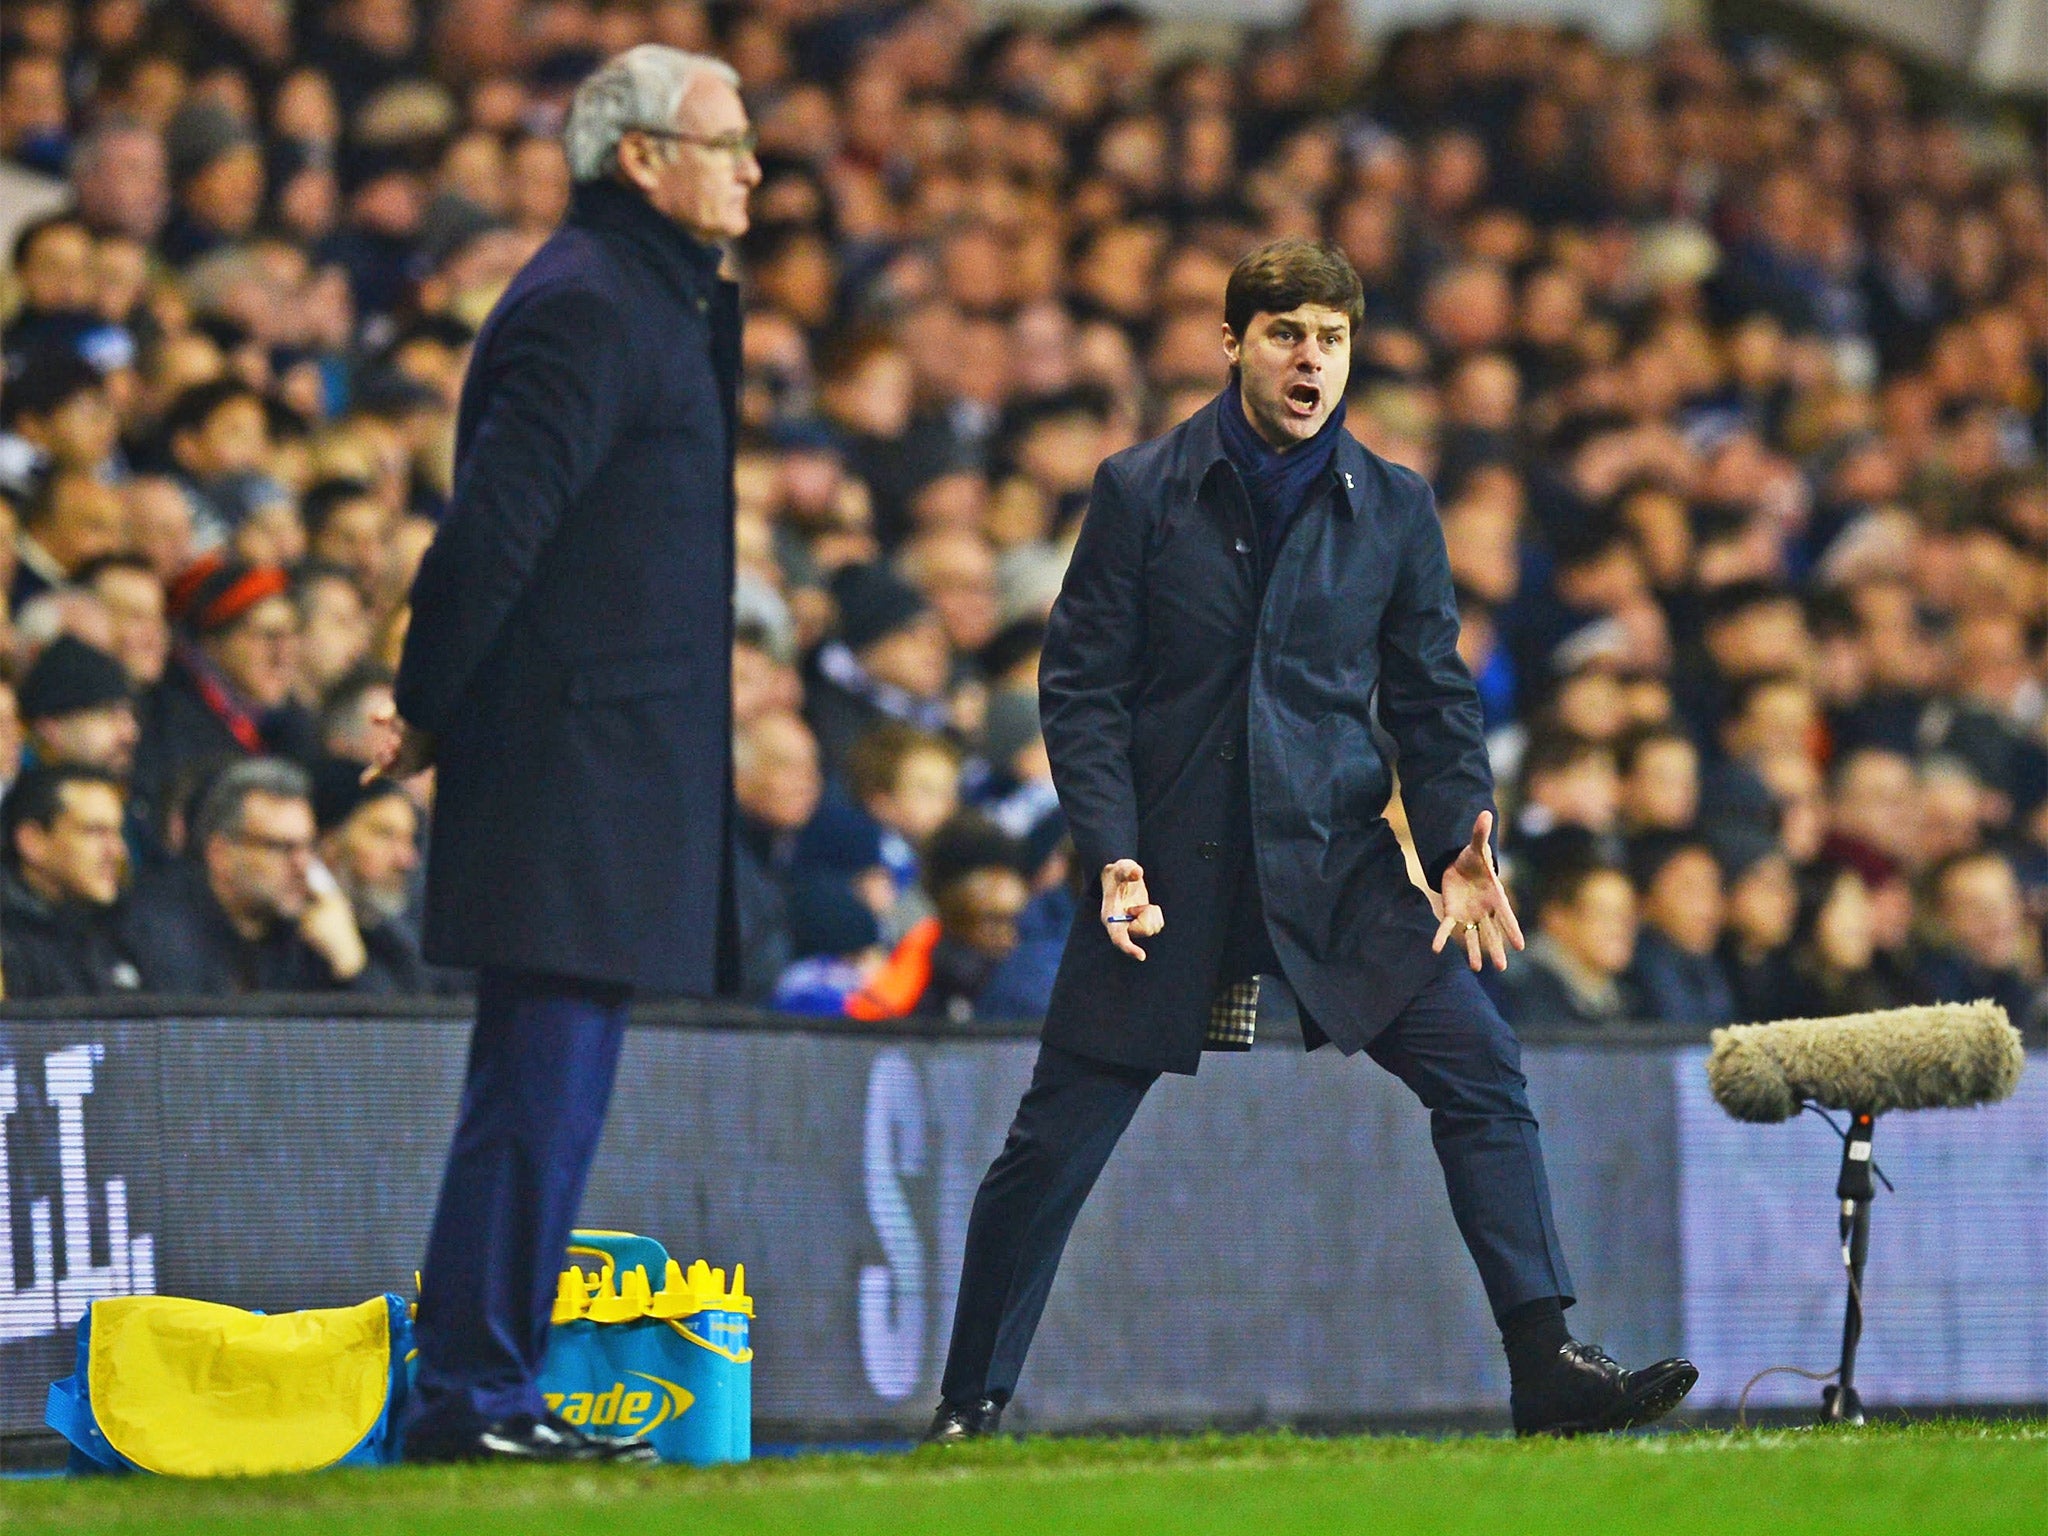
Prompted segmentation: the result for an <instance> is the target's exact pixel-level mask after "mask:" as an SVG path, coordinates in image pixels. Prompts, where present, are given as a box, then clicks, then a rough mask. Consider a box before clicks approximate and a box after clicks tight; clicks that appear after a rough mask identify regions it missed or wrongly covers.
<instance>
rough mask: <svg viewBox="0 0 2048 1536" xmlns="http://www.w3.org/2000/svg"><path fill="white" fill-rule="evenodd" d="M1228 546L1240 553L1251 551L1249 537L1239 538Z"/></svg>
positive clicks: (1246, 553)
mask: <svg viewBox="0 0 2048 1536" xmlns="http://www.w3.org/2000/svg"><path fill="white" fill-rule="evenodd" d="M1230 547H1231V548H1232V549H1234V550H1236V551H1237V552H1238V553H1239V554H1240V555H1248V554H1250V553H1251V552H1252V545H1251V540H1249V539H1239V540H1237V541H1236V542H1235V543H1234V544H1232V545H1231V546H1230Z"/></svg>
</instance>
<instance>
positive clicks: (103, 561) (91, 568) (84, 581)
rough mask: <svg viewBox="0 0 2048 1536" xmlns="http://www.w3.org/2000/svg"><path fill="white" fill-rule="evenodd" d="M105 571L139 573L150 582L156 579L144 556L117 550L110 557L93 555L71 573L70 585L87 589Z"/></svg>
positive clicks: (129, 550) (154, 568)
mask: <svg viewBox="0 0 2048 1536" xmlns="http://www.w3.org/2000/svg"><path fill="white" fill-rule="evenodd" d="M106 571H140V572H141V573H142V574H143V575H145V576H147V577H148V578H149V579H150V580H151V581H155V580H156V579H157V574H156V567H155V566H153V565H151V564H150V563H149V560H148V558H147V557H146V556H143V555H138V554H136V553H135V551H134V550H132V549H117V550H115V551H114V552H113V553H112V554H110V555H94V556H93V557H92V559H90V560H88V561H86V562H85V564H83V565H81V566H80V567H79V568H78V569H77V570H75V571H73V572H72V573H71V585H72V586H74V587H89V586H91V585H92V584H93V583H94V582H95V581H97V580H99V578H100V576H101V574H102V573H103V572H106Z"/></svg>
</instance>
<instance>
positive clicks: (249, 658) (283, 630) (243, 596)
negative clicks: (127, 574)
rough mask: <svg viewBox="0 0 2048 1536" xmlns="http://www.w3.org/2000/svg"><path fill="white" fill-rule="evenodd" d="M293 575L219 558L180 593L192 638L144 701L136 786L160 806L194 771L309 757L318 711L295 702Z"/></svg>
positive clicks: (190, 577)
mask: <svg viewBox="0 0 2048 1536" xmlns="http://www.w3.org/2000/svg"><path fill="white" fill-rule="evenodd" d="M290 589H291V578H290V577H288V576H287V575H286V574H285V573H284V572H283V571H280V570H278V569H277V568H276V567H274V566H252V565H244V564H242V563H240V562H239V561H234V560H216V561H214V562H212V563H210V564H207V565H204V566H200V567H195V568H194V569H193V570H192V571H190V572H188V573H187V575H186V577H185V578H184V579H182V580H181V582H180V584H179V587H178V590H177V591H176V592H175V593H174V594H173V605H174V607H175V609H176V610H177V614H178V620H179V627H180V628H181V629H182V630H183V632H184V635H185V638H184V639H182V640H180V641H179V642H178V644H177V645H176V646H175V647H174V649H173V651H172V655H171V661H170V664H169V665H168V666H167V667H166V668H165V670H164V676H163V681H161V682H160V683H158V684H157V685H156V687H154V688H152V689H151V690H150V691H149V693H148V694H147V695H146V696H145V698H144V700H143V736H142V749H141V751H140V752H139V754H138V756H137V760H136V765H135V780H136V786H137V788H138V790H140V791H142V792H144V793H145V794H146V795H147V797H148V799H149V800H150V802H151V803H152V804H154V805H156V806H159V807H161V806H163V805H164V804H165V803H166V797H167V792H168V791H169V789H170V787H171V785H172V784H173V783H174V782H175V781H176V780H177V779H178V778H179V777H180V776H181V775H182V774H184V773H185V772H186V771H187V770H188V769H190V768H192V767H194V766H196V765H200V764H205V763H211V762H215V761H218V760H223V759H230V758H236V757H258V756H262V755H265V754H268V753H278V754H282V755H284V756H287V757H291V758H295V759H297V760H298V761H300V762H302V763H303V762H310V761H311V760H312V759H313V757H314V756H315V752H314V735H315V726H314V722H313V718H312V716H311V715H310V714H309V713H308V712H307V711H306V710H305V708H304V707H303V706H301V705H299V704H298V703H296V702H295V701H294V698H293V694H294V691H295V689H296V686H297V682H298V675H299V617H298V611H297V609H296V608H294V607H293V605H292V601H291V597H290Z"/></svg>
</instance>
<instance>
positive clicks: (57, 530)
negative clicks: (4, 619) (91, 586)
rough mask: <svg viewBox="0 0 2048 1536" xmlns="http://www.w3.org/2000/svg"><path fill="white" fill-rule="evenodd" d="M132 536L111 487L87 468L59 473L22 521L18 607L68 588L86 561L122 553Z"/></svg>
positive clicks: (16, 586) (15, 593) (46, 484)
mask: <svg viewBox="0 0 2048 1536" xmlns="http://www.w3.org/2000/svg"><path fill="white" fill-rule="evenodd" d="M127 536H128V520H127V516H126V514H125V512H124V511H123V509H122V506H121V498H120V496H119V495H118V494H117V493H116V492H115V490H114V489H113V487H112V486H109V485H107V484H105V483H104V482H102V481H101V480H99V479H98V478H97V477H95V476H94V475H92V474H90V473H88V472H86V471H83V470H75V469H60V470H56V471H54V472H53V473H52V474H51V475H50V476H49V478H48V479H47V480H46V481H45V482H44V483H43V486H42V489H41V490H40V491H39V492H38V493H37V494H36V496H35V497H34V498H33V499H32V500H31V501H30V502H29V504H28V515H27V517H26V518H25V519H24V520H23V522H22V529H21V539H20V546H19V548H20V563H19V564H18V565H17V566H16V567H15V572H14V591H13V601H14V606H15V607H16V608H17V609H19V608H20V607H21V605H22V604H24V603H26V602H28V601H29V599H31V598H33V597H37V596H39V595H41V594H42V593H45V592H53V591H55V590H57V589H58V588H60V587H66V586H69V585H70V584H71V579H72V577H73V575H74V574H75V573H76V572H78V571H79V570H81V569H82V568H84V567H85V566H86V565H87V564H89V563H90V562H92V561H94V560H97V559H99V558H101V557H102V556H104V555H111V554H114V553H116V552H118V551H119V550H120V549H121V548H122V547H123V546H124V545H125V544H126V542H127Z"/></svg>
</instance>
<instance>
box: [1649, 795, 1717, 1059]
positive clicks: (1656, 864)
mask: <svg viewBox="0 0 2048 1536" xmlns="http://www.w3.org/2000/svg"><path fill="white" fill-rule="evenodd" d="M1629 863H1630V866H1631V870H1630V873H1631V875H1632V876H1633V878H1634V881H1635V886H1636V889H1637V890H1638V891H1640V892H1641V893H1642V928H1641V931H1640V932H1639V933H1638V934H1637V936H1636V951H1635V958H1634V960H1633V961H1632V962H1631V964H1630V966H1629V980H1630V982H1631V984H1632V985H1633V987H1634V989H1635V994H1636V996H1637V998H1638V999H1640V1001H1641V1003H1642V1007H1643V1010H1644V1013H1643V1016H1644V1017H1645V1018H1646V1019H1651V1020H1654V1021H1656V1022H1657V1023H1660V1024H1695V1025H1712V1024H1732V1023H1734V1022H1735V1021H1736V1011H1737V1010H1736V1002H1735V992H1734V989H1733V988H1732V987H1731V986H1730V984H1729V981H1728V977H1727V974H1726V973H1725V972H1724V971H1723V970H1722V968H1721V961H1720V958H1719V955H1718V949H1719V946H1720V943H1721V926H1722V922H1723V920H1724V917H1725V913H1726V904H1725V901H1724V898H1723V894H1722V889H1721V866H1720V865H1719V863H1717V862H1716V861H1715V858H1714V854H1713V850H1712V849H1710V848H1709V847H1708V846H1707V845H1706V844H1705V843H1704V842H1701V841H1698V840H1696V839H1693V838H1690V837H1687V836H1685V835H1683V834H1674V833H1661V834H1654V835H1652V836H1649V837H1646V838H1643V839H1641V840H1640V841H1639V842H1638V843H1637V845H1636V846H1635V847H1634V848H1633V849H1631V850H1630V858H1629Z"/></svg>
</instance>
